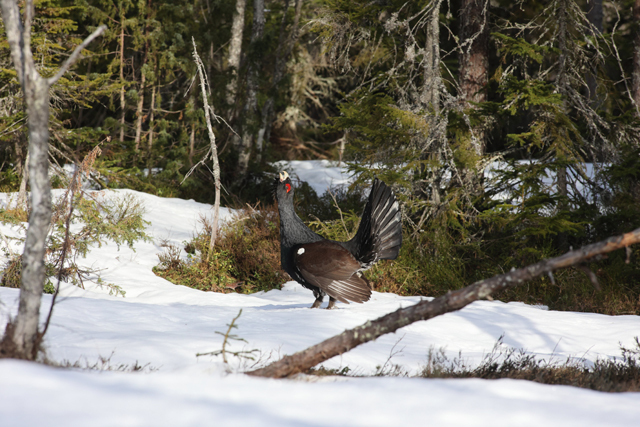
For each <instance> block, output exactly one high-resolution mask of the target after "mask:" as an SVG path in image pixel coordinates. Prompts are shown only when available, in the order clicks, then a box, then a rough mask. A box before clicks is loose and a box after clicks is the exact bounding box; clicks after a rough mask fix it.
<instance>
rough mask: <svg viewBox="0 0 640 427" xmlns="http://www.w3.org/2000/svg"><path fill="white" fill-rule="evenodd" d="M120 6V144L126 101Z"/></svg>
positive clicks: (122, 136)
mask: <svg viewBox="0 0 640 427" xmlns="http://www.w3.org/2000/svg"><path fill="white" fill-rule="evenodd" d="M119 5H120V84H121V85H122V87H121V88H120V138H119V139H120V142H124V119H125V108H126V105H125V99H124V8H123V6H122V2H120V3H119Z"/></svg>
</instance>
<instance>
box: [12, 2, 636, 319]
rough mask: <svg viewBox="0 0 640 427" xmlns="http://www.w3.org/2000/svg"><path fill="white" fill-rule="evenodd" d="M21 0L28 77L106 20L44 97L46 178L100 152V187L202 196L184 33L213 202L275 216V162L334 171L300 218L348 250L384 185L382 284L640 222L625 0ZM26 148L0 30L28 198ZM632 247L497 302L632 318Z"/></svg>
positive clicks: (506, 262)
mask: <svg viewBox="0 0 640 427" xmlns="http://www.w3.org/2000/svg"><path fill="white" fill-rule="evenodd" d="M35 4H36V16H35V19H34V23H33V35H32V49H33V51H34V55H35V57H36V62H37V64H39V72H40V73H41V74H42V75H44V76H48V75H52V74H54V73H55V71H56V70H57V67H58V66H59V65H60V63H61V62H62V61H63V60H64V59H65V58H66V57H67V56H68V54H69V53H70V52H71V51H72V50H73V48H74V47H75V46H77V45H78V44H79V43H80V42H81V41H82V40H83V38H84V37H86V36H87V35H88V34H90V33H91V32H92V31H93V30H94V29H95V28H96V27H98V26H99V25H101V24H105V25H107V27H108V29H107V31H106V32H105V34H104V35H103V36H102V37H101V38H99V39H98V40H96V41H95V42H93V43H92V44H91V45H90V46H89V48H88V50H86V51H85V52H84V57H83V59H82V60H81V61H79V62H78V63H77V65H76V66H75V67H74V68H73V69H72V71H71V72H69V73H67V74H66V75H65V76H64V77H63V78H62V79H61V80H60V81H59V83H58V84H57V85H55V86H54V87H53V88H52V90H51V106H52V110H51V111H52V113H51V138H50V161H51V176H52V183H53V185H54V186H58V187H60V186H64V185H66V184H65V182H66V181H65V174H64V173H63V172H62V166H63V165H64V164H71V163H76V164H77V163H79V162H81V161H82V159H83V158H84V157H85V156H86V155H87V154H88V153H89V152H90V151H91V150H93V149H94V147H96V146H98V145H99V146H100V149H101V150H102V154H101V155H100V156H99V157H98V158H97V159H96V163H95V165H94V167H95V171H94V174H93V181H94V185H96V186H97V187H103V188H132V189H136V190H140V191H145V192H149V193H153V194H157V195H159V196H163V197H182V198H193V199H196V200H198V201H201V202H209V203H211V202H212V201H213V197H214V191H213V187H214V185H213V178H212V174H211V172H210V170H209V169H208V167H207V166H206V164H205V165H201V166H200V167H198V168H196V169H195V171H194V173H193V174H191V175H189V176H188V178H186V179H185V176H187V173H188V171H189V170H190V169H191V168H192V167H193V166H194V165H196V164H197V163H198V162H199V161H200V160H201V159H202V158H203V156H205V155H206V153H207V152H208V149H209V147H210V141H209V139H208V135H207V128H206V124H205V121H204V117H205V115H204V110H203V99H201V92H200V90H199V86H198V82H197V81H194V78H195V76H196V65H195V63H194V60H193V45H192V40H194V41H195V44H196V46H197V48H198V52H199V55H200V56H201V58H202V60H203V62H204V65H205V68H206V74H207V78H208V81H209V83H210V85H211V93H210V95H209V99H208V100H207V101H208V102H209V103H210V104H211V105H212V106H213V107H214V110H215V114H216V115H217V116H218V119H217V120H216V121H215V123H214V131H215V133H216V138H217V145H218V154H219V157H220V165H221V169H222V171H221V178H222V184H223V186H224V188H225V191H223V193H222V198H223V204H226V205H228V206H235V207H238V206H243V205H245V203H250V204H251V205H255V204H256V203H257V202H261V204H262V206H268V205H270V204H272V203H273V198H272V195H271V185H272V180H273V177H274V172H276V169H275V168H274V166H272V163H273V162H275V161H278V160H283V159H295V160H302V159H332V160H340V161H344V162H346V163H347V164H348V165H349V167H350V168H351V170H353V171H354V172H357V173H358V175H357V176H358V179H357V181H356V184H354V187H353V188H352V189H351V191H349V192H337V194H335V195H334V196H335V197H334V198H328V197H318V196H317V195H314V194H312V193H311V192H310V191H309V189H308V188H307V187H305V186H304V185H302V186H301V187H300V188H299V192H298V198H299V199H300V201H301V202H300V210H301V214H302V215H303V216H304V217H305V218H306V219H308V220H315V219H316V218H319V220H320V221H318V222H316V225H315V226H316V227H317V228H318V229H320V230H321V231H323V232H325V233H328V235H329V237H334V238H344V237H345V236H344V235H341V233H342V230H343V229H348V228H349V226H351V227H355V226H356V224H357V215H358V214H359V213H360V209H361V208H362V196H361V195H362V188H365V187H366V185H367V184H366V183H367V182H369V180H370V179H371V178H372V177H373V176H379V177H381V178H382V179H383V180H384V181H386V182H387V183H389V184H390V185H392V186H393V187H394V189H395V190H396V192H397V193H398V195H399V197H400V198H401V200H402V202H403V221H404V228H405V232H406V239H405V242H406V243H405V246H404V248H403V253H402V256H401V257H400V259H399V261H397V262H395V263H387V264H385V265H384V266H382V267H376V269H374V270H373V271H372V272H371V274H372V276H373V279H375V282H376V283H377V290H389V291H394V292H398V293H403V294H422V295H437V294H442V293H444V292H446V291H447V290H449V289H456V288H460V287H462V286H464V285H467V284H469V283H471V282H473V281H475V280H477V279H480V278H484V277H489V276H492V275H494V274H498V273H501V272H503V271H507V270H509V269H511V268H513V267H515V268H518V267H521V266H524V265H527V264H530V263H533V262H536V261H538V260H540V259H543V258H546V257H550V256H555V255H558V254H560V253H563V252H565V251H567V250H569V249H570V248H577V247H580V246H582V245H584V244H587V243H591V242H594V241H597V240H600V239H602V238H606V237H608V236H611V235H614V234H619V233H622V232H626V231H630V230H632V229H634V228H637V227H639V226H640V0H624V1H618V2H607V1H601V0H597V1H594V0H589V1H573V0H555V1H522V2H513V1H506V0H494V1H487V0H451V1H446V2H445V1H443V0H432V1H395V0H379V1H368V0H367V1H361V0H315V1H302V0H291V1H290V0H282V1H269V0H254V1H253V2H251V1H247V0H226V1H223V0H194V1H193V2H174V1H168V0H139V1H137V2H133V1H129V0H117V1H107V0H75V1H72V0H43V1H36V2H35ZM27 137H28V134H27V126H26V113H25V109H24V103H23V98H22V93H21V89H20V85H19V84H18V81H17V78H16V74H15V71H14V69H13V66H12V63H11V58H10V53H9V48H8V43H7V41H6V37H5V36H4V27H0V191H3V192H14V191H20V190H23V191H24V190H28V186H27V180H26V173H25V162H26V159H27V156H28V150H27V146H28V144H27ZM183 180H184V182H183ZM334 199H335V200H334ZM336 205H337V206H339V207H340V208H341V209H342V210H343V211H344V215H343V219H344V218H346V219H345V221H346V223H345V224H343V223H342V222H338V221H339V212H338V210H337V209H336ZM321 222H322V223H321ZM638 255H639V254H638V250H637V249H635V253H634V252H633V251H632V252H631V253H620V254H613V255H611V257H610V258H608V259H602V260H598V261H596V262H594V263H592V264H591V265H589V266H583V267H584V268H582V269H568V270H566V271H562V272H559V273H558V274H557V277H551V276H550V277H548V278H544V279H540V280H538V281H537V282H535V283H533V284H532V285H530V286H529V287H526V288H522V289H519V290H514V291H508V292H510V293H509V294H503V295H501V297H502V298H504V299H520V300H524V301H527V302H533V303H543V304H547V305H550V306H552V307H554V308H565V309H574V310H592V311H600V312H606V313H611V314H625V313H626V314H631V313H635V314H638V313H640V262H639V261H638ZM585 272H586V273H585ZM590 275H591V276H595V277H596V278H597V281H598V283H599V285H600V286H601V289H600V290H598V289H596V288H594V287H593V286H592V284H591V282H592V280H590V279H589V276H590Z"/></svg>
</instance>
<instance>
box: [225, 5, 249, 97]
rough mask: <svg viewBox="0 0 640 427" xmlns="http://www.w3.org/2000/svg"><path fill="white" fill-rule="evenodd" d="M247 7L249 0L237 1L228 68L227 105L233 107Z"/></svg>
mask: <svg viewBox="0 0 640 427" xmlns="http://www.w3.org/2000/svg"><path fill="white" fill-rule="evenodd" d="M246 7H247V0H236V11H235V13H234V14H233V23H232V24H231V41H230V44H229V61H228V65H227V66H228V67H229V68H230V69H231V73H232V76H231V81H229V85H228V86H227V104H229V105H230V106H233V105H234V104H235V102H236V91H237V90H238V70H239V69H240V58H241V57H242V30H243V29H244V11H245V9H246Z"/></svg>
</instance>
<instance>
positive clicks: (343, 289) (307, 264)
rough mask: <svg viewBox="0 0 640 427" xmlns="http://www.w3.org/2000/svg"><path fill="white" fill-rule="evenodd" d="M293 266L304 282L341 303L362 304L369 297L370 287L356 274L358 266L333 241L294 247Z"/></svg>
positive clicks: (349, 255) (349, 254)
mask: <svg viewBox="0 0 640 427" xmlns="http://www.w3.org/2000/svg"><path fill="white" fill-rule="evenodd" d="M294 263H295V266H296V268H298V270H299V271H300V274H301V275H302V277H303V278H304V279H305V280H306V281H307V282H309V283H311V284H312V285H315V286H317V287H319V288H320V289H322V290H323V291H325V292H326V293H327V295H329V296H331V297H333V298H335V299H337V300H338V301H340V302H344V303H347V304H348V301H347V300H350V301H353V302H365V301H368V300H369V298H370V297H371V289H370V288H369V284H368V283H367V281H366V280H365V279H364V278H362V277H360V276H359V275H358V274H357V271H358V270H359V269H360V263H359V262H358V260H356V259H355V258H354V256H353V255H352V254H351V252H349V251H348V250H347V249H345V248H343V247H342V246H340V245H339V244H337V243H335V242H331V241H328V240H321V241H319V242H313V243H305V244H303V245H299V246H297V247H295V248H294Z"/></svg>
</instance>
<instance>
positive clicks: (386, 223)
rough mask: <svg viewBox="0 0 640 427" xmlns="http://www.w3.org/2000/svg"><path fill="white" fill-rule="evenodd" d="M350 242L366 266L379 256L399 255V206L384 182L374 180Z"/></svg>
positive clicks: (400, 229)
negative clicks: (355, 231) (357, 226)
mask: <svg viewBox="0 0 640 427" xmlns="http://www.w3.org/2000/svg"><path fill="white" fill-rule="evenodd" d="M347 245H349V246H350V248H349V249H350V250H351V251H352V253H353V254H354V255H355V257H356V259H357V260H358V261H360V263H361V264H363V268H364V269H367V268H369V267H371V266H372V265H373V264H375V263H376V262H377V261H378V260H381V259H396V258H397V257H398V253H399V252H400V247H401V246H402V218H401V213H400V206H399V204H398V201H397V199H396V197H395V195H394V194H393V192H392V191H391V189H390V188H389V187H387V185H386V184H385V183H384V182H382V181H380V180H378V179H376V180H375V181H374V182H373V186H372V188H371V194H369V200H368V201H367V205H366V206H365V208H364V212H363V213H362V220H361V221H360V227H359V228H358V232H357V233H356V235H355V236H354V237H353V239H351V240H350V241H349V242H347Z"/></svg>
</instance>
